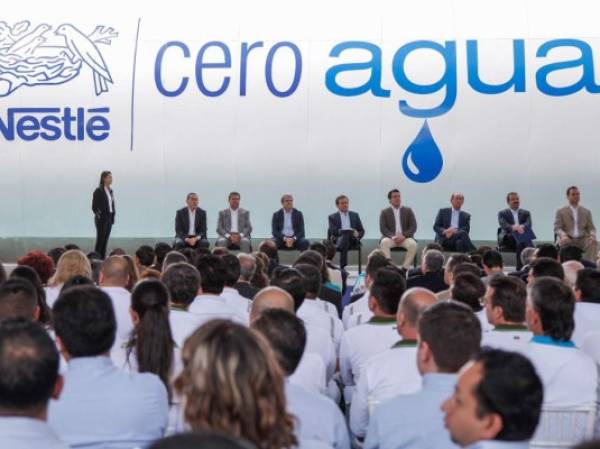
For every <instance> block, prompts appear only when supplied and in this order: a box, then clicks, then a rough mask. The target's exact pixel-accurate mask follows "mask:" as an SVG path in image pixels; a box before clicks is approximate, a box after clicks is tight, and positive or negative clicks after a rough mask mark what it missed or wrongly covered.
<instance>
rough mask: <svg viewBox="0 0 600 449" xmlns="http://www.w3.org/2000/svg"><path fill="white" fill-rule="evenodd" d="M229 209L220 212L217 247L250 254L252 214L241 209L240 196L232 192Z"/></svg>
mask: <svg viewBox="0 0 600 449" xmlns="http://www.w3.org/2000/svg"><path fill="white" fill-rule="evenodd" d="M228 200H229V207H228V208H227V209H225V210H222V211H220V212H219V221H218V222H217V234H218V235H219V238H218V239H217V242H216V243H215V246H217V247H225V248H229V249H239V250H240V251H242V252H243V253H250V251H251V250H252V248H251V246H250V234H251V233H252V223H250V212H248V211H247V210H245V209H242V208H241V207H240V194H239V193H237V192H231V193H230V194H229V198H228Z"/></svg>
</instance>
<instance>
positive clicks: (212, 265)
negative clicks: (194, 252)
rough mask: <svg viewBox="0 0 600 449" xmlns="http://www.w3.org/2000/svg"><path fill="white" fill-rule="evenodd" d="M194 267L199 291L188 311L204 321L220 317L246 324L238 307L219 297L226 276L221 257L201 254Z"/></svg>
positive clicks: (245, 319)
mask: <svg viewBox="0 0 600 449" xmlns="http://www.w3.org/2000/svg"><path fill="white" fill-rule="evenodd" d="M196 268H197V269H198V271H199V273H200V290H201V293H200V294H199V295H198V296H196V298H195V299H194V301H193V302H192V304H191V305H190V307H189V308H188V310H189V312H191V313H193V314H196V315H198V316H201V317H202V319H203V322H204V323H205V322H207V321H210V320H214V319H217V318H222V319H226V320H232V321H235V322H237V323H240V324H246V325H247V324H248V318H247V316H244V315H242V313H241V312H240V310H239V309H236V308H234V307H232V306H231V305H229V304H227V302H226V301H225V299H224V298H223V297H221V293H223V288H224V287H225V278H226V276H227V274H226V271H227V268H226V266H225V262H223V259H221V258H220V257H219V256H214V255H212V254H206V255H202V256H200V257H199V258H198V260H197V261H196Z"/></svg>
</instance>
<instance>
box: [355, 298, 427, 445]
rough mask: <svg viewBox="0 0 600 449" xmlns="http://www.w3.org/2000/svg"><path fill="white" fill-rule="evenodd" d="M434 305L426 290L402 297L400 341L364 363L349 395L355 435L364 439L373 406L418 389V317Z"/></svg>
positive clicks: (397, 320)
mask: <svg viewBox="0 0 600 449" xmlns="http://www.w3.org/2000/svg"><path fill="white" fill-rule="evenodd" d="M435 303H436V299H435V295H434V294H433V293H431V292H430V291H429V290H427V289H425V288H420V287H415V288H411V289H409V290H407V291H406V292H405V293H404V295H402V299H401V300H400V305H399V307H398V314H397V316H396V322H397V331H398V334H399V336H397V337H396V338H398V337H399V338H400V340H399V341H397V342H396V343H395V344H394V345H393V346H391V347H390V348H388V349H386V350H385V351H383V352H381V353H379V354H377V355H375V356H373V357H371V358H370V359H369V360H367V362H366V363H365V364H364V367H363V370H362V371H361V375H360V379H359V380H358V384H357V386H356V391H355V393H354V394H353V395H352V406H351V408H350V427H351V428H352V431H353V432H354V433H355V434H356V435H364V432H365V431H366V428H367V425H368V423H369V412H370V411H369V409H370V408H372V406H374V405H375V404H381V403H382V402H384V401H386V400H388V399H391V398H392V397H394V396H396V395H398V394H409V393H414V392H416V391H418V390H419V389H420V388H421V374H420V373H419V371H418V369H417V322H418V320H419V318H420V316H421V313H422V312H423V311H424V310H425V309H426V308H427V307H429V306H431V305H433V304H435Z"/></svg>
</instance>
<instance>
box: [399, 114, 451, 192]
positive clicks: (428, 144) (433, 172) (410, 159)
mask: <svg viewBox="0 0 600 449" xmlns="http://www.w3.org/2000/svg"><path fill="white" fill-rule="evenodd" d="M443 166H444V159H443V158H442V152H441V151H440V149H439V148H438V146H437V144H436V143H435V140H433V136H432V135H431V131H429V125H428V124H427V120H425V123H423V126H422V127H421V130H420V131H419V134H417V137H415V140H413V142H412V143H411V144H410V145H409V146H408V148H407V149H406V151H405V152H404V156H402V169H403V170H404V174H405V175H406V176H407V177H408V179H410V180H411V181H414V182H420V183H425V182H431V181H433V180H434V179H435V178H437V176H438V175H439V174H440V172H441V171H442V167H443Z"/></svg>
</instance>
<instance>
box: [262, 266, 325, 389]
mask: <svg viewBox="0 0 600 449" xmlns="http://www.w3.org/2000/svg"><path fill="white" fill-rule="evenodd" d="M293 273H294V272H293V271H292V274H293ZM296 277H297V278H296V279H295V282H294V278H290V279H289V280H290V281H292V282H291V283H289V282H288V283H286V284H284V285H287V286H288V287H290V286H292V284H293V283H297V284H298V285H299V286H300V287H301V288H300V289H299V292H300V293H301V296H302V298H304V288H303V287H302V280H301V279H300V278H299V276H298V275H297V273H296ZM294 307H295V302H294V299H293V298H292V295H290V293H288V292H287V291H285V290H283V289H282V288H280V287H275V286H270V287H266V288H263V289H262V290H260V291H259V292H258V293H257V294H256V295H255V296H254V299H253V300H252V308H251V309H250V323H253V322H254V321H255V320H256V319H258V317H260V315H261V314H262V312H264V311H265V310H270V309H283V310H287V311H288V312H290V313H294V314H295V313H296V310H295V308H294ZM304 327H305V329H306V348H305V350H304V354H303V357H302V359H301V360H300V363H299V365H298V368H297V369H296V371H294V373H292V374H291V375H290V376H289V380H290V382H292V383H293V384H296V385H299V386H302V387H304V388H306V389H308V390H311V391H315V392H319V393H321V392H323V391H325V390H326V387H327V382H330V381H332V377H333V375H334V373H335V369H336V365H337V357H336V355H335V349H334V347H333V341H332V340H331V337H330V336H329V335H328V334H327V333H326V332H325V331H324V330H322V329H321V328H319V327H314V326H307V325H306V324H305V326H304ZM314 357H317V359H318V361H315V359H314ZM319 362H321V363H319Z"/></svg>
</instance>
